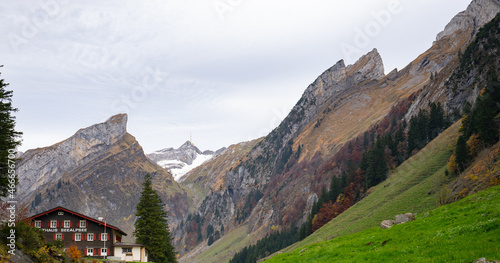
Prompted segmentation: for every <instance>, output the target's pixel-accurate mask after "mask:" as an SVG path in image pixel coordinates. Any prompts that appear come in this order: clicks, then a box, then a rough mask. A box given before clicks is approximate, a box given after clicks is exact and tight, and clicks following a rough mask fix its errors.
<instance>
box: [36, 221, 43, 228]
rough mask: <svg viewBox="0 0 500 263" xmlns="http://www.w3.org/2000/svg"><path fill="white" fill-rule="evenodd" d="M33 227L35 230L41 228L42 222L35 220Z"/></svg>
mask: <svg viewBox="0 0 500 263" xmlns="http://www.w3.org/2000/svg"><path fill="white" fill-rule="evenodd" d="M35 227H36V228H42V221H41V220H35Z"/></svg>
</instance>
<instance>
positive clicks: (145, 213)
mask: <svg viewBox="0 0 500 263" xmlns="http://www.w3.org/2000/svg"><path fill="white" fill-rule="evenodd" d="M136 208H137V213H136V214H135V215H136V216H137V217H138V219H137V221H136V222H135V223H134V226H135V231H134V235H135V236H136V242H137V243H139V244H142V245H144V246H146V247H147V248H148V250H149V259H150V260H151V261H153V262H158V263H163V262H177V259H176V256H175V251H174V247H173V246H172V239H171V238H170V229H169V227H168V219H167V212H165V210H163V202H162V200H161V198H160V196H159V195H158V193H157V192H156V191H155V190H153V188H152V186H151V175H149V174H147V175H146V176H145V178H144V183H143V189H142V192H141V198H140V200H139V203H138V204H137V207H136Z"/></svg>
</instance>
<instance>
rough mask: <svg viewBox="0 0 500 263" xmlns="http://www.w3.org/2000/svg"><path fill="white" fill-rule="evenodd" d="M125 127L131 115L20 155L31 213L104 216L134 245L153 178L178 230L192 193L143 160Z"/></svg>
mask: <svg viewBox="0 0 500 263" xmlns="http://www.w3.org/2000/svg"><path fill="white" fill-rule="evenodd" d="M126 123H127V115H125V114H120V115H116V116H113V117H111V118H110V119H108V120H107V121H106V122H104V123H100V124H96V125H93V126H90V127H88V128H85V129H81V130H79V131H78V132H77V133H76V134H75V135H73V136H72V137H70V138H68V139H66V140H65V141H63V142H60V143H58V144H55V145H52V146H49V147H46V148H40V149H36V150H29V151H27V152H26V153H25V154H24V155H22V156H21V161H20V162H19V166H18V171H17V172H18V176H19V188H18V189H19V193H20V196H21V197H22V199H21V200H22V201H23V202H25V203H27V204H29V205H30V211H31V213H33V214H34V213H38V212H41V211H44V210H46V209H50V208H53V207H55V206H59V205H60V206H64V207H67V208H68V209H71V210H74V211H78V212H80V213H83V214H87V215H89V216H93V217H97V216H103V215H105V216H107V218H108V220H109V221H110V223H111V224H114V225H116V226H119V227H120V228H122V229H123V230H124V231H125V232H127V233H128V234H129V236H128V240H129V241H133V240H132V232H133V222H134V220H135V206H136V205H137V203H138V202H139V197H140V191H141V189H142V182H143V180H144V176H145V175H146V174H147V173H149V174H151V175H152V177H153V187H154V189H155V190H157V191H158V193H159V194H160V196H161V197H162V200H163V202H164V203H165V209H166V210H167V212H168V215H169V223H170V225H171V227H176V226H177V224H179V222H180V220H181V219H182V216H183V215H184V214H187V212H188V210H189V204H190V202H191V201H190V200H191V198H190V195H188V192H187V191H188V190H187V189H186V188H185V187H183V186H181V185H179V184H178V183H177V182H175V181H174V179H173V178H172V176H171V175H170V174H169V173H168V172H167V171H166V170H164V169H163V168H161V167H160V166H158V165H157V164H155V163H154V162H152V161H151V160H149V159H148V158H147V157H146V156H145V154H144V152H143V150H142V147H141V146H140V145H139V143H138V142H137V140H136V139H135V138H134V137H133V136H132V135H130V134H128V133H127V131H126Z"/></svg>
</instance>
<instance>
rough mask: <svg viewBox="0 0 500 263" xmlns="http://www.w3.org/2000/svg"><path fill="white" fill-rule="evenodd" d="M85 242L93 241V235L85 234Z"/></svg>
mask: <svg viewBox="0 0 500 263" xmlns="http://www.w3.org/2000/svg"><path fill="white" fill-rule="evenodd" d="M87 241H94V234H93V233H89V234H87Z"/></svg>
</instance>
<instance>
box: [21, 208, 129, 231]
mask: <svg viewBox="0 0 500 263" xmlns="http://www.w3.org/2000/svg"><path fill="white" fill-rule="evenodd" d="M59 210H60V211H64V212H66V213H70V214H73V215H76V216H79V217H81V218H84V219H86V220H89V221H92V222H94V223H97V224H99V225H103V226H104V222H102V221H100V220H98V219H95V218H92V217H89V216H86V215H83V214H80V213H78V212H75V211H71V210H69V209H67V208H64V207H62V206H58V207H55V208H52V209H50V210H47V211H45V212H42V213H40V214H37V215H34V216H32V217H29V218H28V219H27V220H34V219H36V218H38V217H40V216H43V215H46V214H50V213H52V212H55V211H59ZM106 227H109V228H111V229H113V230H116V231H118V232H120V233H121V234H122V235H124V236H126V235H127V233H125V232H124V231H123V230H121V229H120V228H118V227H116V226H113V225H110V224H107V223H106Z"/></svg>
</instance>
